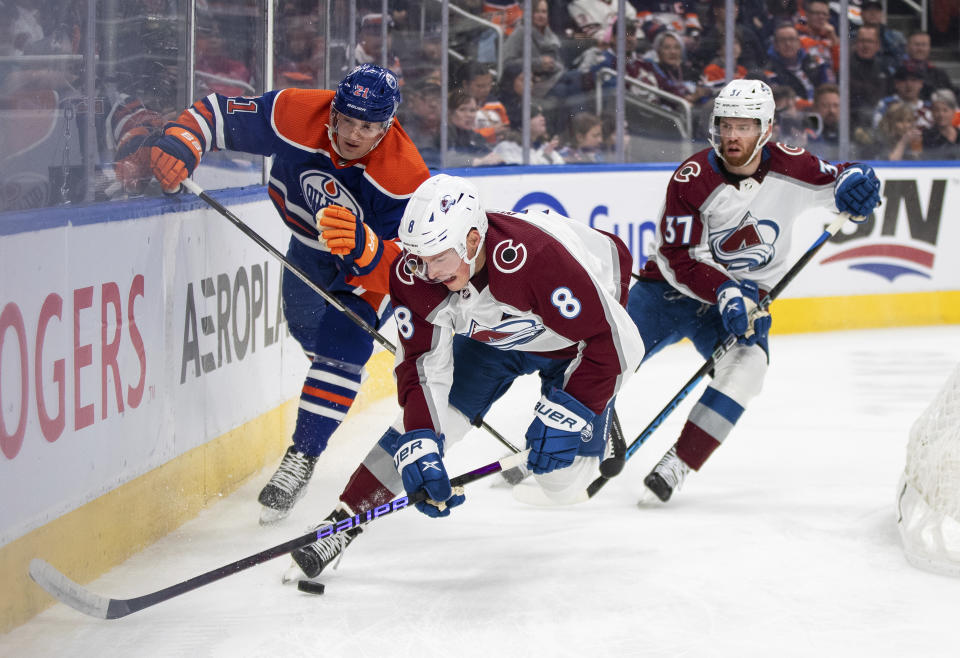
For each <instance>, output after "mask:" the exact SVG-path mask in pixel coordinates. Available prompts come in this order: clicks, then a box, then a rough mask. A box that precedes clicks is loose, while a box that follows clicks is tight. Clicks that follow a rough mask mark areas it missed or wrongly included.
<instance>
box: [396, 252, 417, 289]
mask: <svg viewBox="0 0 960 658" xmlns="http://www.w3.org/2000/svg"><path fill="white" fill-rule="evenodd" d="M408 263H409V254H407V252H403V253H402V254H400V257H399V258H397V259H396V260H395V261H394V263H393V269H394V270H395V272H396V275H397V279H398V280H399V281H400V283H404V284H406V285H408V286H412V285H413V269H414V268H411V267H410V266H408Z"/></svg>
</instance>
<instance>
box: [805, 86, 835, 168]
mask: <svg viewBox="0 0 960 658" xmlns="http://www.w3.org/2000/svg"><path fill="white" fill-rule="evenodd" d="M813 112H814V115H815V116H816V117H819V126H818V127H819V131H811V134H810V135H809V137H808V139H807V143H808V144H816V147H814V149H813V150H814V151H816V153H817V155H819V156H820V157H821V158H823V159H826V160H837V159H839V156H840V152H839V148H840V88H839V87H838V86H837V85H835V84H834V83H832V82H825V83H824V84H822V85H820V86H819V87H817V89H816V91H814V92H813ZM808 130H809V128H808ZM814 133H816V134H814Z"/></svg>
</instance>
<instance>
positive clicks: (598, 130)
mask: <svg viewBox="0 0 960 658" xmlns="http://www.w3.org/2000/svg"><path fill="white" fill-rule="evenodd" d="M560 157H562V158H563V161H564V162H567V163H590V164H593V163H597V162H603V122H602V121H601V119H600V117H598V116H597V115H596V114H594V113H593V112H578V113H577V114H576V115H574V117H573V119H571V120H570V139H569V141H568V142H567V144H566V145H565V146H564V147H563V148H562V149H560Z"/></svg>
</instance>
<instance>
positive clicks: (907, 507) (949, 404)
mask: <svg viewBox="0 0 960 658" xmlns="http://www.w3.org/2000/svg"><path fill="white" fill-rule="evenodd" d="M898 507H899V512H900V518H899V520H898V525H899V528H900V537H901V539H902V541H903V548H904V552H905V553H906V556H907V559H908V560H909V561H910V562H911V564H914V565H915V566H918V567H921V568H924V569H928V570H932V571H936V572H939V573H948V574H952V575H960V366H957V368H955V369H954V371H953V374H952V375H951V376H950V378H949V379H948V380H947V383H946V384H945V385H944V386H943V388H942V389H941V390H940V392H939V393H938V394H937V397H936V399H935V400H934V401H933V402H932V403H931V404H930V406H929V407H927V409H926V410H925V411H924V412H923V414H921V416H920V417H919V418H918V419H917V420H916V421H915V422H914V424H913V427H912V428H911V429H910V441H909V443H908V444H907V462H906V467H905V468H904V473H903V477H902V479H901V482H900V489H899V491H898Z"/></svg>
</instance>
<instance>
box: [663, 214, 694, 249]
mask: <svg viewBox="0 0 960 658" xmlns="http://www.w3.org/2000/svg"><path fill="white" fill-rule="evenodd" d="M678 224H679V226H678ZM678 229H679V230H680V231H681V234H682V237H681V238H680V239H679V240H678V239H677V237H678V236H677V230H678ZM692 229H693V216H692V215H680V216H676V215H668V216H667V218H666V223H665V226H664V232H663V241H664V242H666V243H667V244H677V243H679V244H689V243H690V231H691V230H692Z"/></svg>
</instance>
